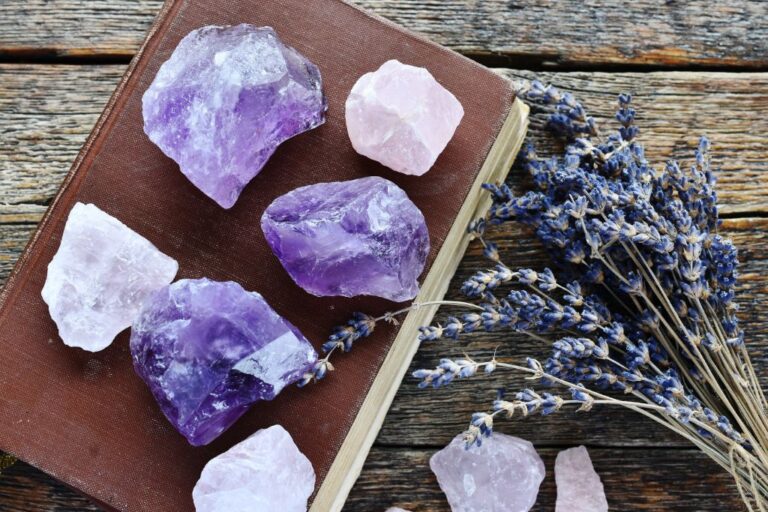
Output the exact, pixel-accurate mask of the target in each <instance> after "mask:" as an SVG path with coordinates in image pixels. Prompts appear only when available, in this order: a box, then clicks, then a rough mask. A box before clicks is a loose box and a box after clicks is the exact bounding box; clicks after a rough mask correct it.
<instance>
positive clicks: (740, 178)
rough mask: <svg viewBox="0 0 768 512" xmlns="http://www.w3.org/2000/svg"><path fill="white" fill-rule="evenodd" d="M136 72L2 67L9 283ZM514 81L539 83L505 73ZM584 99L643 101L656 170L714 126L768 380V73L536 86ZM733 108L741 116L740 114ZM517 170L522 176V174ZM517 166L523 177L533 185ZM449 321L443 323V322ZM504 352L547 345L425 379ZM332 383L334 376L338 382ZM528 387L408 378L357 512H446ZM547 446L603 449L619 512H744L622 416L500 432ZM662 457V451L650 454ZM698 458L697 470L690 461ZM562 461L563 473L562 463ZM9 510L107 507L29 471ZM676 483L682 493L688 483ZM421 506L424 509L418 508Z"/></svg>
mask: <svg viewBox="0 0 768 512" xmlns="http://www.w3.org/2000/svg"><path fill="white" fill-rule="evenodd" d="M122 70H123V66H121V65H110V66H73V65H11V64H4V65H0V111H2V112H3V116H1V117H0V133H2V134H3V136H4V144H3V145H2V146H0V194H2V197H3V198H4V201H3V204H2V205H0V281H2V280H4V279H5V278H6V277H7V275H8V273H9V272H10V269H11V267H12V265H13V263H14V262H15V260H16V259H17V258H18V256H19V254H20V252H21V250H22V249H23V246H24V244H25V243H26V240H27V238H28V237H29V235H30V234H31V233H32V231H33V230H34V227H35V224H36V222H37V221H38V220H39V218H40V216H41V215H42V213H43V211H44V210H45V208H46V205H47V204H48V202H49V201H50V200H51V198H52V197H53V195H54V194H55V192H56V189H57V188H58V185H59V183H60V182H61V180H62V178H63V176H64V174H65V173H66V171H67V169H68V167H69V164H70V162H71V161H72V159H73V158H74V157H75V155H76V153H77V151H78V149H79V147H80V145H81V144H82V142H83V141H84V139H85V137H86V136H87V133H88V132H89V130H90V128H91V126H92V125H93V123H94V122H95V119H96V117H97V116H98V114H99V112H100V111H101V108H102V107H103V104H104V103H105V102H106V100H107V98H108V96H109V94H110V93H111V91H112V89H113V88H114V86H115V84H116V82H117V80H118V79H119V77H120V75H121V73H122ZM500 72H502V73H504V74H505V75H506V76H508V77H510V78H512V79H518V78H530V77H532V76H533V74H532V73H529V72H522V71H511V70H500ZM539 76H540V78H541V79H543V80H545V81H551V82H553V83H555V84H556V85H558V86H560V87H562V88H563V89H567V90H571V91H574V92H576V93H577V94H578V96H579V98H581V99H582V100H583V101H584V102H585V104H586V105H587V106H588V107H589V108H590V110H591V111H592V112H593V113H594V114H595V115H597V116H599V117H602V118H606V117H609V116H610V115H611V109H612V106H611V105H610V102H611V101H612V98H613V97H614V96H615V95H616V94H617V93H618V92H619V91H623V90H629V91H631V92H633V93H634V94H635V97H636V102H637V106H638V108H640V116H639V118H640V120H639V122H640V125H641V127H642V128H643V130H644V131H643V137H644V140H645V141H646V147H647V153H648V155H649V156H650V157H652V158H653V159H654V161H658V162H662V161H663V160H664V159H666V158H672V157H674V158H683V159H684V158H687V157H689V156H690V152H691V150H692V148H693V146H694V144H695V142H696V133H693V132H691V129H690V127H695V128H696V129H697V131H698V130H699V129H701V130H702V131H703V132H705V133H707V135H709V136H710V137H711V138H712V139H713V142H714V145H715V164H716V166H718V167H720V168H721V170H720V171H719V172H718V177H719V179H720V191H721V198H722V203H723V204H724V208H723V211H724V212H725V213H727V214H728V215H729V216H736V217H739V218H731V219H728V220H726V222H725V224H724V227H723V228H724V231H725V232H726V233H728V234H730V235H732V236H733V237H734V238H735V240H736V243H737V244H738V245H739V247H740V248H741V249H742V260H743V261H744V264H743V267H742V290H741V294H740V298H741V302H742V305H743V306H744V312H743V315H742V316H743V319H744V323H745V327H746V329H747V332H748V337H749V339H750V342H751V345H752V350H753V355H754V358H755V360H756V361H757V362H758V367H759V368H760V371H761V373H762V375H764V376H766V377H767V379H766V380H767V381H768V375H766V374H768V325H766V323H767V322H768V320H767V319H768V314H766V313H768V311H767V310H768V305H765V304H764V301H763V300H762V297H764V296H765V292H766V288H767V287H768V278H766V277H765V276H768V256H766V255H768V240H766V231H768V219H766V218H762V217H761V216H762V215H766V214H768V199H766V198H765V197H763V193H762V191H763V190H764V189H765V187H766V185H768V174H766V172H767V171H768V168H767V166H766V163H765V162H764V161H763V160H764V154H765V150H764V148H765V147H768V121H766V116H765V112H766V109H768V93H766V92H765V91H766V90H767V89H768V87H766V85H768V74H762V73H739V74H726V73H670V72H656V73H585V72H576V73H543V74H540V75H539ZM723 112H728V113H729V114H728V115H727V116H724V115H723ZM544 116H545V112H543V111H542V110H539V109H534V112H533V118H532V124H531V131H530V135H531V138H532V140H533V141H535V142H536V143H537V145H538V146H539V147H540V149H541V151H542V152H544V153H547V152H551V151H553V150H554V149H556V147H557V146H556V145H555V144H553V142H552V141H551V140H550V138H549V137H548V136H547V135H546V134H545V133H544V132H543V129H542V128H543V122H544ZM515 173H518V174H515ZM519 173H520V171H519V169H516V170H513V174H512V176H513V179H520V178H521V176H520V174H519ZM492 237H493V239H494V240H495V241H496V242H497V243H498V244H499V246H500V248H501V252H502V255H503V258H504V259H505V260H506V261H507V262H508V264H510V265H512V266H535V267H537V266H540V265H541V262H542V260H543V259H544V258H545V257H544V256H543V254H542V252H541V250H540V247H539V246H538V244H537V243H536V241H535V240H534V237H533V236H532V235H531V233H530V232H527V231H526V230H524V229H521V228H520V227H511V228H508V229H505V230H504V231H500V230H496V231H495V232H494V233H493V234H492ZM481 265H484V261H483V260H482V258H481V256H480V254H479V252H478V251H477V248H472V249H470V251H469V252H468V254H467V256H466V257H465V258H464V260H463V262H462V264H461V267H460V269H459V272H458V273H457V276H456V278H455V279H454V280H453V282H452V285H451V291H450V292H449V296H450V297H458V287H459V285H460V283H461V281H462V280H463V279H464V278H466V277H467V276H468V275H469V274H470V273H471V272H473V271H474V270H476V269H477V268H479V267H480V266H481ZM444 314H445V313H441V315H444ZM496 347H500V351H501V353H503V354H504V355H506V356H509V357H523V356H525V355H540V354H543V353H545V351H546V347H542V346H541V345H539V344H537V343H531V342H530V341H529V340H527V339H524V338H521V337H515V336H506V335H504V334H479V335H475V336H472V337H470V338H469V339H468V340H467V341H466V342H464V343H454V344H443V345H439V344H426V345H424V347H423V348H422V350H421V351H420V353H419V354H418V356H417V358H416V360H415V361H414V363H413V365H412V368H411V369H414V368H417V367H424V366H432V365H434V364H435V363H436V362H437V360H438V359H439V357H440V356H441V355H445V354H447V355H452V356H455V355H459V354H461V353H462V352H463V351H465V350H466V351H468V352H469V353H471V354H479V355H483V354H485V355H489V354H490V353H491V352H492V351H493V350H494V349H495V348H496ZM349 364H354V354H350V355H348V356H346V357H341V358H339V359H338V360H336V365H337V368H338V371H344V367H345V366H346V365H349ZM330 378H332V376H331V377H330ZM502 385H506V386H508V387H510V388H515V387H517V386H520V385H522V382H521V381H520V380H519V379H508V378H507V377H506V376H503V375H501V374H499V375H496V376H493V377H491V378H486V377H481V378H479V379H478V380H477V381H475V382H460V383H457V384H456V385H455V386H454V387H452V388H449V389H445V390H438V391H423V390H418V389H417V388H416V387H415V385H414V383H413V381H411V380H410V379H406V382H404V384H403V386H402V387H401V390H400V392H399V394H398V396H397V398H396V400H395V403H394V406H393V407H392V409H391V411H390V413H389V416H388V417H387V421H386V423H385V425H384V429H383V430H382V432H381V434H380V436H379V438H378V440H377V446H376V448H375V449H374V451H373V453H372V455H371V457H370V459H369V460H368V463H367V465H366V468H365V470H364V472H363V475H362V477H361V479H360V480H359V482H358V484H357V486H356V487H355V489H354V490H353V493H352V496H351V498H350V502H349V505H348V507H347V510H350V511H370V510H377V509H382V510H383V509H384V508H386V507H387V506H389V505H390V504H400V505H405V506H410V507H414V510H437V511H440V510H446V504H445V502H444V501H443V499H442V496H441V494H440V491H439V489H438V488H437V486H436V484H435V481H434V479H433V477H432V476H431V473H430V472H429V470H428V467H427V465H426V462H427V460H428V457H429V456H430V455H431V453H433V452H434V451H435V449H437V448H438V447H440V446H443V445H445V444H446V443H447V442H448V441H449V440H450V439H451V438H452V437H453V436H454V435H456V434H457V433H458V432H460V431H461V430H462V429H463V428H464V427H465V425H466V421H467V418H468V417H469V415H470V414H471V412H473V411H475V410H477V409H482V408H484V407H485V406H486V405H487V404H488V403H489V402H490V400H491V399H492V396H493V394H494V392H495V389H496V388H497V387H499V386H502ZM500 430H501V431H504V432H507V433H511V434H516V435H520V436H521V437H525V438H528V439H530V440H532V441H534V442H536V443H537V445H538V446H540V447H542V454H543V456H544V457H545V459H546V460H548V461H549V462H550V463H551V460H552V457H553V454H554V452H555V448H556V447H562V446H570V445H574V444H580V443H585V444H588V445H590V446H591V447H593V448H594V449H593V456H594V458H595V462H596V465H597V467H598V470H599V471H600V472H601V474H602V476H603V478H604V480H605V482H606V488H607V489H608V495H609V499H611V500H612V502H613V503H614V504H615V505H616V510H653V511H662V510H665V511H666V510H675V511H678V510H680V511H688V510H690V511H693V510H701V511H709V510H738V505H737V503H738V501H737V498H736V497H735V494H734V492H733V490H732V488H731V487H730V482H729V481H728V477H727V476H726V475H724V474H722V473H721V472H720V471H719V470H718V469H717V468H716V467H714V466H713V465H712V464H710V463H708V462H707V461H706V460H705V459H702V456H701V455H699V454H698V453H696V452H693V451H690V450H687V449H686V446H687V445H686V444H685V443H683V442H681V441H680V440H679V439H677V438H676V437H675V436H674V435H672V434H670V433H668V432H666V431H665V430H664V429H662V428H660V427H659V426H657V425H655V424H653V423H651V422H649V421H647V420H642V419H641V418H638V417H637V416H635V415H633V414H630V413H625V412H623V411H616V410H611V411H610V412H606V411H601V410H599V409H597V410H595V411H594V412H592V413H591V414H589V415H578V416H577V415H574V414H564V415H562V416H560V417H559V418H557V419H553V418H549V419H542V418H531V419H529V420H527V421H524V422H509V423H506V424H503V423H502V424H501V425H500ZM649 447H650V448H649ZM692 460H693V461H694V463H691V461H692ZM550 466H551V464H550ZM0 479H1V480H0V482H2V485H0V509H1V510H8V511H9V512H17V511H18V512H20V511H24V512H29V511H41V512H42V511H52V510H57V511H60V510H72V511H73V510H97V509H96V508H93V507H90V506H89V505H88V504H87V501H85V500H84V499H83V498H81V497H79V496H78V495H77V494H75V493H73V492H71V491H69V490H67V489H66V488H64V487H63V486H61V484H58V483H56V482H55V481H54V480H53V479H51V478H49V477H47V476H45V475H42V474H41V473H39V472H37V471H36V470H34V469H32V468H30V467H29V466H26V465H24V464H20V465H18V466H14V467H13V468H11V469H9V470H7V471H6V472H5V473H4V474H3V476H2V477H0ZM675 482H685V485H684V486H681V485H679V484H675ZM542 492H543V494H542V498H541V503H540V505H539V506H538V507H537V509H536V510H551V506H552V503H553V499H554V488H553V482H552V481H551V480H548V481H547V483H546V485H545V486H544V488H543V491H542ZM417 505H418V506H417Z"/></svg>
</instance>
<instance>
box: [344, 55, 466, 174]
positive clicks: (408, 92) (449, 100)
mask: <svg viewBox="0 0 768 512" xmlns="http://www.w3.org/2000/svg"><path fill="white" fill-rule="evenodd" d="M463 116H464V109H463V108H462V106H461V103H459V100H457V99H456V97H455V96H454V95H453V94H451V92H450V91H448V89H446V88H445V87H443V86H442V85H440V84H439V83H438V81H437V80H435V77H433V76H432V74H431V73H430V72H429V71H427V70H426V69H425V68H420V67H416V66H409V65H407V64H403V63H401V62H399V61H396V60H389V61H387V62H385V63H384V64H383V65H382V66H381V67H380V68H379V69H378V70H376V71H374V72H372V73H366V74H364V75H363V76H361V77H360V79H359V80H358V81H357V82H356V83H355V85H354V87H352V92H350V93H349V97H348V98H347V104H346V119H347V131H348V132H349V138H350V140H351V141H352V146H353V147H354V148H355V151H357V152H358V153H360V154H361V155H364V156H367V157H368V158H371V159H373V160H376V161H377V162H379V163H381V164H383V165H386V166H387V167H389V168H390V169H393V170H395V171H398V172H402V173H404V174H414V175H416V176H421V175H422V174H424V173H425V172H427V171H428V170H429V169H430V168H431V167H432V165H433V164H434V163H435V160H437V157H438V156H439V155H440V153H442V152H443V150H444V149H445V147H446V146H447V145H448V141H450V140H451V138H452V137H453V134H454V132H455V131H456V127H457V126H459V122H460V121H461V118H462V117H463Z"/></svg>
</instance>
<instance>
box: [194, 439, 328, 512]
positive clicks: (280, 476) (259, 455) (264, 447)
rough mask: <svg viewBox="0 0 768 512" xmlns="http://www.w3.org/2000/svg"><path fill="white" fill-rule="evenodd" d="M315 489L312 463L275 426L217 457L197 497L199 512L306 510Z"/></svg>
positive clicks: (207, 468) (196, 490)
mask: <svg viewBox="0 0 768 512" xmlns="http://www.w3.org/2000/svg"><path fill="white" fill-rule="evenodd" d="M314 489H315V471H314V470H313V469H312V463H310V462H309V459H307V457H305V456H304V454H303V453H301V452H300V451H299V449H298V447H297V446H296V444H295V443H294V442H293V438H291V435H290V434H289V433H288V432H287V431H286V430H285V429H284V428H283V427H281V426H280V425H275V426H273V427H269V428H266V429H262V430H259V431H258V432H256V433H255V434H253V435H252V436H251V437H249V438H248V439H246V440H245V441H243V442H241V443H240V444H236V445H235V446H233V447H232V448H230V449H229V450H227V451H226V452H224V453H222V454H221V455H219V456H218V457H215V458H213V459H211V461H210V462H208V464H206V465H205V467H204V468H203V472H202V474H201V475H200V480H198V481H197V484H196V485H195V488H194V490H193V491H192V500H193V501H194V502H195V511H196V512H245V511H256V510H263V511H265V512H267V511H275V512H277V511H280V512H306V510H307V500H308V499H309V496H310V495H311V494H312V491H314Z"/></svg>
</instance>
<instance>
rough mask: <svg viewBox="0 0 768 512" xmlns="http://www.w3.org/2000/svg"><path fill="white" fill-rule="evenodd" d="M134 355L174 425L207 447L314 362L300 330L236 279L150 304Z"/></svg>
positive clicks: (197, 285)
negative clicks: (255, 404) (247, 412)
mask: <svg viewBox="0 0 768 512" xmlns="http://www.w3.org/2000/svg"><path fill="white" fill-rule="evenodd" d="M131 354H132V355H133V364H134V367H135V369H136V372H137V373H138V374H139V375H140V376H141V377H142V378H143V379H144V381H145V382H146V383H147V385H148V386H149V388H150V390H151V391H152V394H153V395H154V396H155V399H157V401H158V403H159V404H160V408H161V409H162V411H163V413H164V414H165V415H166V417H167V418H168V419H169V420H170V421H171V423H172V424H173V426H174V427H176V428H177V429H178V431H179V432H181V433H182V434H183V435H184V436H185V437H186V438H187V440H189V442H190V443H191V444H193V445H195V446H199V445H204V444H208V443H210V442H211V441H213V440H214V439H215V438H216V437H217V436H218V435H219V434H221V433H222V432H224V430H226V429H227V428H229V426H230V425H232V423H234V422H235V421H236V420H237V419H238V418H239V417H240V416H241V415H242V414H243V413H245V411H246V410H247V409H248V408H249V407H250V406H251V405H252V404H253V403H254V402H257V401H259V400H271V399H272V398H274V397H275V396H276V395H277V394H278V393H279V392H280V391H281V390H282V389H283V388H284V387H285V386H287V385H288V384H290V383H292V382H295V381H297V380H298V379H299V378H301V376H302V375H303V374H304V372H305V371H306V370H307V369H309V367H310V366H311V365H312V364H313V363H314V362H315V360H316V359H317V354H316V353H315V350H314V349H313V348H312V345H310V343H309V341H307V339H306V338H304V336H303V335H302V334H301V332H299V330H298V329H296V327H294V326H293V325H291V324H290V323H288V321H286V320H285V319H284V318H282V317H281V316H280V315H278V314H277V313H276V312H275V311H274V310H273V309H272V308H271V307H270V306H269V304H267V303H266V301H265V300H264V299H263V298H262V296H261V295H259V294H258V293H256V292H247V291H245V290H244V289H243V288H242V287H241V286H240V285H239V284H237V283H233V282H217V281H211V280H209V279H194V280H192V279H183V280H180V281H177V282H175V283H173V284H171V285H170V286H167V287H165V288H163V289H161V290H160V291H159V292H157V293H156V294H155V295H154V296H153V297H152V298H151V299H149V300H148V301H147V302H146V303H145V305H144V307H143V309H142V311H141V314H140V315H139V317H138V318H137V319H136V321H135V322H134V324H133V330H132V333H131Z"/></svg>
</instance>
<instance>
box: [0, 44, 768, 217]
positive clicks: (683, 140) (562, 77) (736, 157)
mask: <svg viewBox="0 0 768 512" xmlns="http://www.w3.org/2000/svg"><path fill="white" fill-rule="evenodd" d="M0 34H2V32H1V31H0ZM122 71H123V66H121V65H110V66H73V65H23V64H0V111H2V112H3V116H2V117H0V133H2V134H3V144H2V145H1V146H0V181H2V184H1V185H0V187H2V193H3V196H2V197H3V198H4V199H3V203H5V204H3V205H0V221H12V222H22V221H28V222H36V221H37V219H39V218H40V215H42V213H43V212H44V211H45V208H46V202H47V201H48V200H50V198H52V197H53V195H54V193H55V191H56V190H57V188H58V186H59V183H61V180H62V179H63V177H64V174H65V173H66V172H67V170H68V169H69V166H70V163H71V162H72V160H73V159H74V158H75V156H76V155H77V152H78V150H79V148H80V146H81V144H82V143H83V141H84V140H85V137H86V136H87V134H88V132H89V131H90V129H91V127H92V126H93V124H94V123H95V121H96V119H97V117H98V115H99V113H100V112H101V109H102V108H103V106H104V104H105V103H106V101H107V99H108V98H109V95H110V94H111V93H112V90H113V89H114V87H115V85H116V84H117V81H118V80H119V78H120V76H121V74H122ZM500 72H502V73H504V74H505V75H506V76H508V77H510V78H511V79H520V78H531V77H534V76H538V77H539V78H540V79H542V80H544V81H547V82H552V83H554V84H555V85H557V86H559V87H561V88H563V89H564V90H570V91H573V92H575V93H576V94H577V95H578V96H579V98H581V99H582V100H583V101H584V103H585V104H586V106H587V107H588V108H589V109H590V111H591V112H592V113H593V114H594V115H595V116H598V117H599V118H603V119H610V118H611V117H612V112H613V109H614V102H615V97H616V95H617V94H618V93H619V92H622V91H629V92H632V93H633V94H634V95H635V102H636V107H637V108H638V110H639V115H638V122H639V124H640V126H641V128H642V130H643V132H642V138H643V140H644V142H645V144H646V152H647V155H648V156H649V158H651V159H652V160H653V161H654V162H657V163H658V164H663V162H664V161H665V160H666V159H668V158H679V159H681V160H685V159H690V157H691V155H692V152H693V148H694V147H695V144H696V141H697V139H698V136H699V135H700V134H706V135H707V136H709V137H710V138H711V139H712V143H713V146H714V154H713V157H714V158H713V165H714V166H715V168H718V169H719V170H718V171H717V177H718V179H719V186H718V188H719V193H720V204H721V205H722V208H721V211H722V212H723V213H725V214H745V215H748V214H754V213H757V214H764V213H768V196H766V195H765V193H764V191H765V190H766V189H768V161H766V158H765V148H766V147H768V115H766V113H768V73H702V72H695V73H694V72H689V73H677V72H655V73H586V72H575V73H539V74H538V75H535V74H533V73H531V72H523V71H511V70H500ZM723 112H727V115H724V114H723ZM544 120H545V114H544V112H542V111H541V110H539V109H534V110H533V116H532V128H531V132H530V133H531V140H533V141H534V142H535V143H536V144H537V146H538V147H539V148H540V149H541V151H542V152H547V151H551V150H552V149H553V148H554V146H553V144H552V140H551V138H550V137H549V136H548V135H547V134H545V133H544V131H543V130H542V127H543V124H544ZM611 123H612V122H610V121H609V122H607V123H606V126H607V127H610V126H612V124H611Z"/></svg>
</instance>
